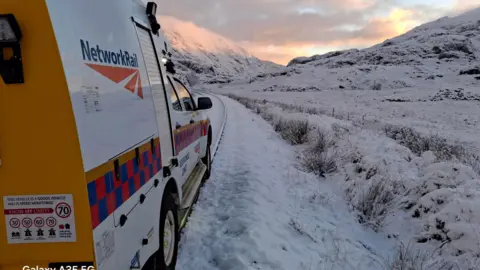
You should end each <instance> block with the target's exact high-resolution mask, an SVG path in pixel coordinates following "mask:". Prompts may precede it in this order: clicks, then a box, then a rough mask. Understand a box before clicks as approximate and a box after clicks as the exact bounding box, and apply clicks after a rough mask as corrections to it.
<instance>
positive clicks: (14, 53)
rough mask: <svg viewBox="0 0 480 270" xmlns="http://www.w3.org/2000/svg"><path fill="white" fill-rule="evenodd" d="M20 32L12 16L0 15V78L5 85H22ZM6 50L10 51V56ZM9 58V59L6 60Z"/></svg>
mask: <svg viewBox="0 0 480 270" xmlns="http://www.w3.org/2000/svg"><path fill="white" fill-rule="evenodd" d="M21 39H22V32H21V31H20V27H19V25H18V23H17V20H16V19H15V16H13V15H12V14H0V76H1V77H2V78H3V81H4V82H5V84H15V83H23V82H24V78H23V63H22V51H21V48H20V40H21ZM6 49H11V55H9V54H8V53H7V54H6V52H8V51H7V50H6ZM6 57H9V59H6Z"/></svg>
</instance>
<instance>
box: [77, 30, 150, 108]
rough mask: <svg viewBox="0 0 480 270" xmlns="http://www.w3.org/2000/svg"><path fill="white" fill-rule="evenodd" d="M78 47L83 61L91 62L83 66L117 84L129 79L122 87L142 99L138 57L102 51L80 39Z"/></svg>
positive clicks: (121, 52) (119, 52) (125, 52)
mask: <svg viewBox="0 0 480 270" xmlns="http://www.w3.org/2000/svg"><path fill="white" fill-rule="evenodd" d="M80 46H81V48H82V56H83V60H84V61H89V62H93V63H85V65H87V66H89V67H90V68H91V69H93V70H95V71H96V72H98V73H100V74H101V75H103V76H104V77H106V78H108V79H110V80H111V81H113V82H115V83H117V84H119V83H120V82H123V81H125V80H126V79H127V78H130V80H128V82H127V83H126V84H125V85H124V87H125V89H127V90H128V91H130V92H132V93H133V94H136V95H137V96H138V97H140V98H141V99H143V88H142V81H141V79H140V69H139V68H138V57H137V55H136V54H135V53H133V54H131V53H129V52H128V51H123V50H120V51H118V52H114V51H109V50H105V49H102V48H101V47H100V46H99V45H95V46H94V45H92V46H90V42H89V41H85V40H83V39H80Z"/></svg>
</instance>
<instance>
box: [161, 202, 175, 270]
mask: <svg viewBox="0 0 480 270" xmlns="http://www.w3.org/2000/svg"><path fill="white" fill-rule="evenodd" d="M161 211H162V212H161V213H160V249H159V250H158V252H157V256H156V260H155V269H156V270H174V269H175V266H176V264H177V254H178V241H179V239H180V231H179V225H178V207H177V205H176V204H175V199H174V198H173V195H172V194H165V196H164V198H163V201H162V210H161Z"/></svg>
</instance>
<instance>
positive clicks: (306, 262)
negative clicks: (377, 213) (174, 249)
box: [177, 97, 375, 270]
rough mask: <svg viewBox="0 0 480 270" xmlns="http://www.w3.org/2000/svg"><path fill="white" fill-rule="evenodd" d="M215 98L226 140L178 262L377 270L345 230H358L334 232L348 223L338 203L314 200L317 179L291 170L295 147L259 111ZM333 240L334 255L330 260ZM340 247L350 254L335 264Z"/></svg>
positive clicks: (233, 269)
mask: <svg viewBox="0 0 480 270" xmlns="http://www.w3.org/2000/svg"><path fill="white" fill-rule="evenodd" d="M220 98H221V99H222V100H223V102H224V104H225V106H226V108H227V109H228V114H227V124H226V127H225V131H224V136H223V141H222V143H221V144H220V146H219V148H218V153H217V155H216V158H215V162H214V163H213V170H212V175H211V177H210V179H209V180H208V181H207V183H206V184H205V186H204V187H203V188H202V190H201V193H200V196H199V199H198V201H197V204H196V205H195V207H194V210H193V213H192V215H191V217H190V219H189V222H188V224H187V226H186V228H185V229H184V232H183V235H182V240H181V243H180V252H179V259H178V264H177V268H178V269H180V270H193V269H195V270H203V269H205V270H215V269H219V270H220V269H221V270H224V269H225V270H237V269H238V270H243V269H265V270H270V269H285V270H286V269H289V270H290V269H326V268H325V267H322V266H320V265H322V264H323V266H325V265H328V269H362V268H361V267H357V266H359V265H358V263H357V262H358V260H360V259H362V260H364V261H365V262H367V263H368V267H369V268H363V269H375V268H372V267H371V266H372V265H371V264H370V263H369V261H372V260H373V259H371V256H372V255H371V252H370V251H369V250H367V249H365V248H364V247H363V243H364V242H365V241H362V240H363V239H360V240H358V239H357V241H355V239H353V240H352V239H350V238H351V237H349V236H348V235H347V236H343V234H345V233H347V234H348V233H351V234H358V231H356V230H353V231H352V230H350V228H348V229H347V232H342V231H339V229H338V228H337V226H339V225H341V224H343V223H346V222H345V221H344V220H342V219H343V217H339V216H338V215H337V214H338V213H336V210H337V209H334V207H332V208H331V209H330V208H327V207H324V206H322V205H321V203H319V202H317V201H315V200H313V203H312V200H311V198H312V197H313V198H316V196H317V195H318V194H320V193H319V192H318V191H319V189H320V188H321V187H320V186H318V185H317V184H318V182H319V181H318V180H317V179H316V178H315V177H314V176H311V175H308V174H305V173H302V172H300V171H298V170H297V169H295V167H294V164H295V153H294V152H293V151H292V147H291V146H289V145H287V144H286V143H285V142H284V141H283V140H281V139H280V138H279V137H278V135H277V134H276V133H275V132H274V131H273V129H272V127H271V126H270V125H269V124H268V123H267V122H265V121H264V120H263V119H261V118H260V117H259V116H258V115H255V114H253V113H251V112H249V111H248V110H247V109H246V108H244V107H243V106H242V105H240V104H238V103H237V102H235V101H233V100H230V99H228V98H225V97H220ZM312 183H313V184H312ZM331 201H333V202H334V201H335V200H331ZM335 207H338V206H335ZM340 208H341V207H340ZM346 212H347V213H348V211H346ZM312 220H315V221H314V222H312ZM293 223H295V224H293ZM303 223H312V224H314V225H315V224H317V226H316V227H315V226H313V227H314V228H313V229H312V228H308V226H307V227H305V228H303V227H302V225H303ZM347 223H348V221H347ZM353 223H354V222H352V224H353ZM312 224H310V225H312ZM318 224H319V225H318ZM350 226H351V224H350ZM348 230H350V231H348ZM359 241H360V243H362V245H360V244H359ZM333 242H335V243H334V244H337V246H334V248H333V249H336V250H337V253H336V254H333V255H332V256H333V258H330V257H332V256H330V255H331V254H330V253H332V248H331V246H333V244H332V243H333ZM344 247H346V249H347V251H348V252H353V253H354V255H353V256H352V255H350V257H351V258H350V259H343V261H342V262H340V264H341V265H340V266H339V267H335V266H337V264H338V263H339V262H335V260H342V258H341V256H339V253H340V252H341V250H340V249H342V250H343V248H344ZM339 250H340V251H339ZM355 261H357V262H355ZM319 267H320V268H319ZM351 267H354V268H351Z"/></svg>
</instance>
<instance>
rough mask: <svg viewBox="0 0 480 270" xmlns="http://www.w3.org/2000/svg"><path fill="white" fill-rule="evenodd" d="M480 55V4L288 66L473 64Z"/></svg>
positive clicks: (293, 62)
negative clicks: (377, 40)
mask: <svg viewBox="0 0 480 270" xmlns="http://www.w3.org/2000/svg"><path fill="white" fill-rule="evenodd" d="M478 59H480V8H477V9H474V10H471V11H469V12H467V13H464V14H462V15H460V16H457V17H453V18H449V17H443V18H440V19H438V20H436V21H433V22H429V23H426V24H423V25H420V26H418V27H416V28H414V29H412V30H411V31H409V32H407V33H405V34H403V35H400V36H398V37H395V38H392V39H388V40H386V41H384V42H382V43H380V44H377V45H375V46H372V47H370V48H367V49H363V50H357V49H351V50H345V51H336V52H330V53H327V54H323V55H314V56H311V57H298V58H295V59H293V60H291V61H290V62H289V64H288V65H287V66H295V65H303V64H308V65H314V66H320V65H321V66H326V67H329V68H335V67H346V66H356V65H424V64H430V63H434V64H435V63H436V62H456V63H459V64H471V63H473V62H474V61H477V60H478Z"/></svg>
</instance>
